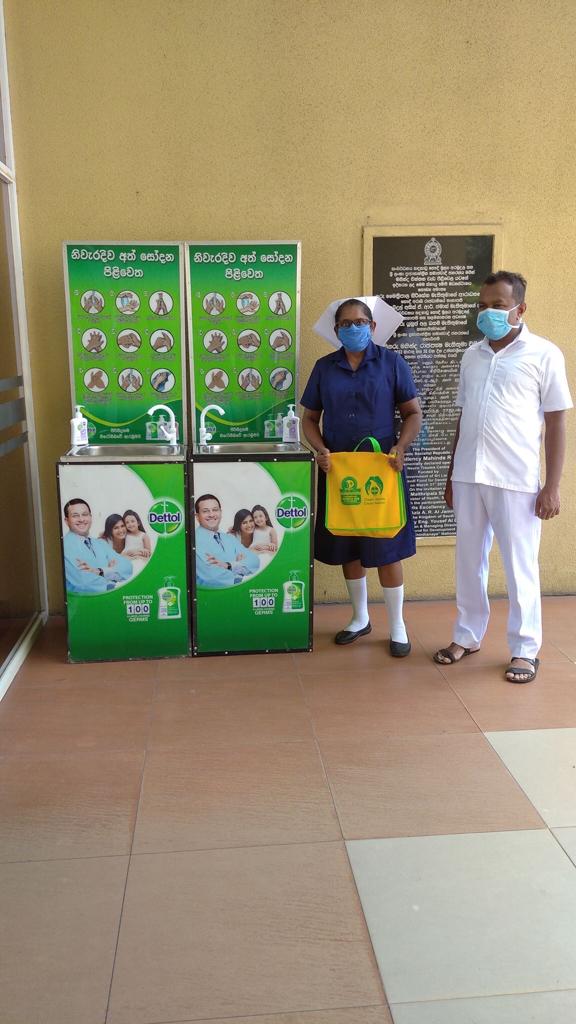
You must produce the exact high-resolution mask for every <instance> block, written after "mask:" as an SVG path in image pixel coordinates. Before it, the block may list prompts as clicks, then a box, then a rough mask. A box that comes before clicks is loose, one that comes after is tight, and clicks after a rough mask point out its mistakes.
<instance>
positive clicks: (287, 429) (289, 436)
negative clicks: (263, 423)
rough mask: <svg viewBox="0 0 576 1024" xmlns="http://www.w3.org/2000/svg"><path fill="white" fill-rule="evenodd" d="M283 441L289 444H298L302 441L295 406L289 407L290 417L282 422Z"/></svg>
mask: <svg viewBox="0 0 576 1024" xmlns="http://www.w3.org/2000/svg"><path fill="white" fill-rule="evenodd" d="M282 440H283V441H284V442H286V443H289V444H297V443H298V441H299V440H300V420H299V419H298V417H297V415H296V413H295V412H294V406H293V405H289V406H288V415H287V416H285V417H284V419H283V420H282Z"/></svg>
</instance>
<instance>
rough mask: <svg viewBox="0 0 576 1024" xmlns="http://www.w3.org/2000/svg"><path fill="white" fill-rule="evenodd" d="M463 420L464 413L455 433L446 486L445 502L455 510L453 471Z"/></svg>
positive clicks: (459, 418) (460, 417) (460, 416)
mask: <svg viewBox="0 0 576 1024" xmlns="http://www.w3.org/2000/svg"><path fill="white" fill-rule="evenodd" d="M461 419H462V411H460V415H459V417H458V423H457V424H456V430H455V432H454V443H453V445H452V455H451V457H450V465H449V467H448V475H447V477H446V486H445V488H444V501H445V502H446V504H447V505H448V508H454V499H453V494H452V471H453V469H454V454H455V452H456V446H457V444H458V438H459V437H460V420H461Z"/></svg>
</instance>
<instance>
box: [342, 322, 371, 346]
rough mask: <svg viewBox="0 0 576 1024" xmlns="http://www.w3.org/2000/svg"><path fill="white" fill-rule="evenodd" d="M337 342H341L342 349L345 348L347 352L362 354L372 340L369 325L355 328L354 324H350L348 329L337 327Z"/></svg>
mask: <svg viewBox="0 0 576 1024" xmlns="http://www.w3.org/2000/svg"><path fill="white" fill-rule="evenodd" d="M338 340H339V341H341V342H342V344H343V346H344V348H347V349H348V351H349V352H363V351H364V349H365V348H368V345H369V344H370V341H371V340H372V332H371V330H370V324H362V325H361V326H360V327H356V324H350V326H349V327H339V328H338Z"/></svg>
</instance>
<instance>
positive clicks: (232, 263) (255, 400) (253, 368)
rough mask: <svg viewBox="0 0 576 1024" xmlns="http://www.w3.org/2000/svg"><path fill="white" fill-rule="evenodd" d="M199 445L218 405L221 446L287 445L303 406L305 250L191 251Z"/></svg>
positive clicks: (221, 246)
mask: <svg viewBox="0 0 576 1024" xmlns="http://www.w3.org/2000/svg"><path fill="white" fill-rule="evenodd" d="M186 251H187V256H186V272H187V291H188V318H189V326H190V338H191V345H190V348H191V353H190V355H191V359H192V365H191V379H192V381H193V390H194V404H195V422H196V437H198V429H199V422H200V412H201V410H202V409H203V408H204V407H205V406H206V405H210V404H214V405H219V406H220V407H221V408H222V409H223V410H224V412H223V414H219V413H217V412H214V411H212V412H211V413H210V414H209V415H208V420H209V422H210V424H211V426H212V427H213V428H214V441H218V442H225V443H228V442H232V441H273V440H275V439H276V440H278V439H280V440H281V438H282V417H283V416H285V415H286V414H287V412H288V405H289V404H295V400H296V399H295V396H296V367H297V355H298V344H299V329H300V316H299V307H300V244H299V243H297V242H265V243H264V242H259V243H248V242H245V243H241V244H238V243H236V242H230V243H229V242H225V243H224V242H220V243H210V244H199V243H194V244H192V243H190V244H189V245H187V247H186Z"/></svg>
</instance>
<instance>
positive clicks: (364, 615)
mask: <svg viewBox="0 0 576 1024" xmlns="http://www.w3.org/2000/svg"><path fill="white" fill-rule="evenodd" d="M345 583H346V586H347V588H348V593H349V594H350V600H351V602H352V615H353V618H352V621H351V622H350V623H349V625H347V626H346V629H349V630H351V631H352V632H353V633H356V632H358V630H359V629H364V626H367V625H368V619H369V616H368V587H367V585H366V577H365V576H362V577H361V578H360V579H359V580H345Z"/></svg>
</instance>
